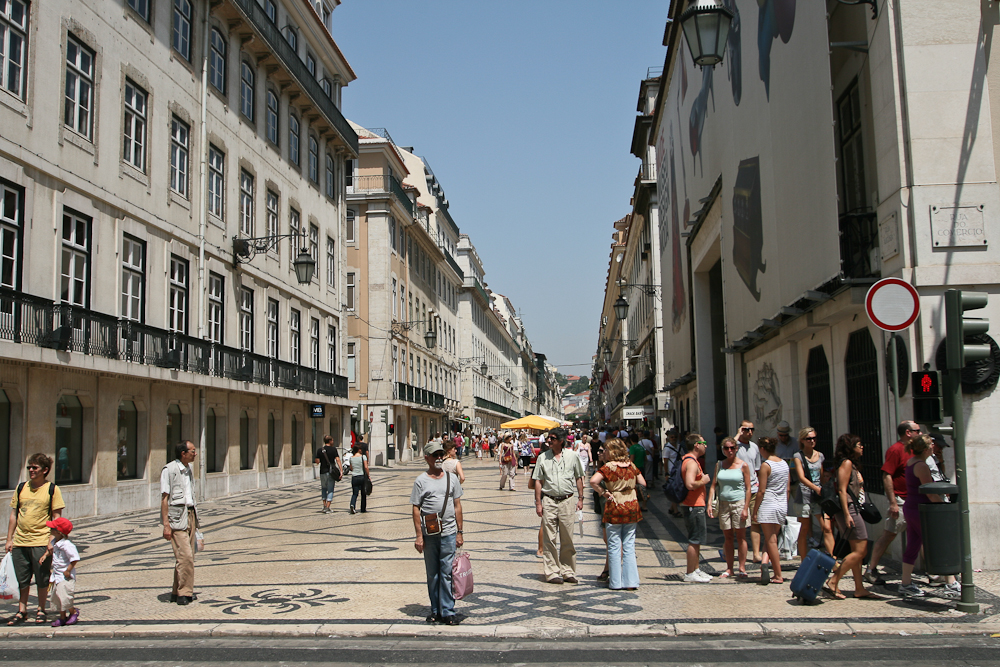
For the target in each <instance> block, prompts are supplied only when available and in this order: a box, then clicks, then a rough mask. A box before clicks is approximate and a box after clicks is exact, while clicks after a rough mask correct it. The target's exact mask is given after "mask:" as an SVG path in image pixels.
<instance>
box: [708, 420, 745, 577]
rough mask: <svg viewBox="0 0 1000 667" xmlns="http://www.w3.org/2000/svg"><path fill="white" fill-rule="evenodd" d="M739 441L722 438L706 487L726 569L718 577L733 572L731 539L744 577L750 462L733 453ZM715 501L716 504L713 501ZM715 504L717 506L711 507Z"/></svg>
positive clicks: (726, 575)
mask: <svg viewBox="0 0 1000 667" xmlns="http://www.w3.org/2000/svg"><path fill="white" fill-rule="evenodd" d="M739 448H740V445H739V443H738V442H736V439H735V438H726V439H725V440H723V441H722V455H723V456H724V457H725V459H723V460H722V461H719V462H718V463H716V464H715V475H713V477H712V486H711V487H710V488H709V490H708V516H709V517H713V518H714V517H718V518H719V528H720V529H722V534H723V535H724V536H725V537H724V540H725V541H724V543H723V547H722V549H723V552H724V553H725V555H726V571H725V572H723V573H722V574H720V575H719V578H720V579H725V578H726V577H731V576H733V542H734V541H735V542H736V547H737V552H738V554H739V567H740V569H739V571H738V574H737V576H738V577H739V578H740V579H746V577H747V530H746V528H747V519H749V517H750V466H748V465H747V464H746V463H745V462H744V461H743V459H741V458H740V457H738V456H736V452H737V451H739ZM716 503H718V505H716ZM716 507H718V509H715V508H716Z"/></svg>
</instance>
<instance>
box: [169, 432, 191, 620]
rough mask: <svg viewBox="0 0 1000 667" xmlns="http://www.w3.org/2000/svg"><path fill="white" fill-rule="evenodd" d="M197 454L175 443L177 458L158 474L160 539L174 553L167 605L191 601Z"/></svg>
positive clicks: (189, 602) (182, 443)
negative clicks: (193, 463)
mask: <svg viewBox="0 0 1000 667" xmlns="http://www.w3.org/2000/svg"><path fill="white" fill-rule="evenodd" d="M197 453H198V450H197V448H196V447H195V446H194V443H193V442H191V441H190V440H185V441H183V442H179V443H177V445H175V446H174V455H175V456H176V457H177V458H175V459H174V460H173V461H171V462H170V463H168V464H167V465H165V466H163V471H162V472H161V473H160V494H161V500H160V520H161V521H162V522H163V539H165V540H167V541H168V542H170V544H171V546H172V547H173V549H174V561H176V562H175V565H174V585H173V588H172V589H171V593H170V601H171V602H176V603H177V604H179V605H186V604H191V601H192V600H193V599H194V553H195V539H196V532H197V530H198V515H197V513H196V511H195V500H194V473H192V472H191V463H192V462H193V461H194V457H195V454H197Z"/></svg>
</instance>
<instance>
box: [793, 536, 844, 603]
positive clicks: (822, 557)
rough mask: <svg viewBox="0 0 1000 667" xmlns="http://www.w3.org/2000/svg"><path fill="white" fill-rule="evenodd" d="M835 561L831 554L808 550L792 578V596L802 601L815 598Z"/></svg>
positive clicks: (805, 601)
mask: <svg viewBox="0 0 1000 667" xmlns="http://www.w3.org/2000/svg"><path fill="white" fill-rule="evenodd" d="M835 562H836V561H834V560H833V556H830V555H829V554H826V553H823V552H822V551H820V550H818V549H813V550H812V551H810V552H809V555H808V556H806V557H805V558H804V559H803V560H802V564H801V565H799V569H798V571H797V572H796V573H795V578H794V579H792V597H796V598H799V599H800V600H802V602H804V603H809V602H812V601H813V600H815V599H816V596H817V595H819V592H820V591H821V590H823V584H825V583H826V580H827V578H829V576H830V571H831V570H832V569H833V565H834V563H835Z"/></svg>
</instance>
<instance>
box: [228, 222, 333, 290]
mask: <svg viewBox="0 0 1000 667" xmlns="http://www.w3.org/2000/svg"><path fill="white" fill-rule="evenodd" d="M295 238H300V239H302V242H303V243H305V237H303V236H302V235H301V234H275V235H273V236H260V237H257V238H241V237H237V238H234V239H233V264H240V263H243V262H249V261H250V260H252V259H253V258H254V257H255V256H256V255H258V254H260V253H264V252H267V251H268V250H271V249H272V248H274V247H275V246H277V245H278V241H280V240H281V239H295ZM292 266H293V267H294V269H295V279H296V280H298V281H299V284H300V285H308V284H309V283H310V282H312V279H313V275H315V273H316V260H315V259H313V257H312V254H311V253H310V252H309V249H308V248H306V247H305V246H304V245H303V247H302V249H301V250H300V251H299V255H298V257H296V258H295V261H293V262H292Z"/></svg>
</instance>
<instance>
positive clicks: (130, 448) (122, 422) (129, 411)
mask: <svg viewBox="0 0 1000 667" xmlns="http://www.w3.org/2000/svg"><path fill="white" fill-rule="evenodd" d="M137 477H139V412H138V410H136V408H135V403H133V402H132V401H122V402H121V403H119V404H118V479H136V478H137Z"/></svg>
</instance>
